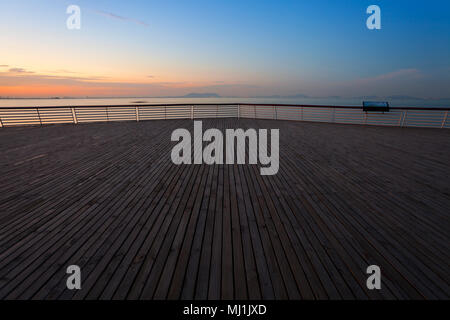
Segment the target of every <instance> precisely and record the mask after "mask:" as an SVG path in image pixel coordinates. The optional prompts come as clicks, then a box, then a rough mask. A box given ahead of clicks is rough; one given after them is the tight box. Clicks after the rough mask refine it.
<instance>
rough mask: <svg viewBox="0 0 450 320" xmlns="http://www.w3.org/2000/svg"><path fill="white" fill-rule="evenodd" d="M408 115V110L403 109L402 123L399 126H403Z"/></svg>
mask: <svg viewBox="0 0 450 320" xmlns="http://www.w3.org/2000/svg"><path fill="white" fill-rule="evenodd" d="M407 117H408V110H406V111H403V119H402V125H401V127H402V128H403V127H404V125H405V122H406V118H407Z"/></svg>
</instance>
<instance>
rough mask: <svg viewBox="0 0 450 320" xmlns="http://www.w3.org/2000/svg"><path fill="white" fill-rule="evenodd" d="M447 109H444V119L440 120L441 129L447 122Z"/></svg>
mask: <svg viewBox="0 0 450 320" xmlns="http://www.w3.org/2000/svg"><path fill="white" fill-rule="evenodd" d="M447 117H448V111H445V114H444V119H443V120H442V125H441V129H442V128H444V127H445V123H446V122H447Z"/></svg>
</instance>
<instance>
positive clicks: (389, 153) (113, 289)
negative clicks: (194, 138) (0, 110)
mask: <svg viewBox="0 0 450 320" xmlns="http://www.w3.org/2000/svg"><path fill="white" fill-rule="evenodd" d="M203 126H204V128H208V127H215V128H219V129H224V128H279V129H280V170H279V172H278V174H277V175H274V176H261V175H260V174H259V169H258V166H256V165H214V166H208V165H181V166H175V165H173V164H172V162H171V160H170V151H171V146H173V145H174V143H172V142H171V141H170V135H171V132H172V130H174V129H176V128H180V127H185V128H189V129H190V130H192V128H193V123H192V121H190V120H167V121H164V120H163V121H147V122H139V123H135V122H129V123H125V122H124V123H104V124H86V125H56V126H47V127H22V128H6V129H0V176H1V180H0V181H1V184H0V190H1V192H0V299H18V298H20V299H180V298H181V299H355V298H357V299H410V298H413V299H422V298H427V299H442V298H444V299H449V297H450V284H449V283H450V268H449V267H450V250H449V247H450V130H445V129H443V130H440V129H410V128H408V129H404V128H403V129H402V128H387V127H364V126H358V125H337V124H324V123H323V124H321V123H300V122H289V121H273V120H253V119H241V120H238V119H221V120H219V119H211V120H204V121H203ZM72 264H75V265H79V266H80V267H81V270H82V289H81V290H80V291H69V290H68V289H66V277H67V275H66V273H65V272H66V268H67V266H69V265H72ZM371 264H376V265H378V266H380V267H381V272H382V289H381V290H374V291H370V290H368V289H367V288H366V279H367V274H366V273H365V272H366V268H367V266H369V265H371Z"/></svg>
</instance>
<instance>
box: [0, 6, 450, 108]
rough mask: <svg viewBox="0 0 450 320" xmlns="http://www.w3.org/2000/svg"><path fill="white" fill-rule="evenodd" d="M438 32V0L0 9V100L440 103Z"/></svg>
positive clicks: (442, 55)
mask: <svg viewBox="0 0 450 320" xmlns="http://www.w3.org/2000/svg"><path fill="white" fill-rule="evenodd" d="M70 5H77V6H79V8H80V10H81V25H80V29H79V30H69V29H68V28H67V25H66V21H67V19H68V18H69V16H70V15H69V14H67V13H66V10H67V7H68V6H70ZM370 5H378V6H379V7H380V9H381V29H380V30H369V29H368V28H367V26H366V20H367V18H368V17H369V16H370V15H369V14H367V13H366V9H367V7H368V6H370ZM449 35H450V1H448V0H428V1H423V0H420V1H418V0H409V1H404V0H395V1H393V0H386V1H383V0H370V1H365V0H340V1H324V0H316V1H298V0H296V1H265V0H258V1H252V0H245V1H243V0H239V1H234V0H226V1H225V0H209V1H196V0H189V1H186V0H180V1H174V0H164V1H148V0H146V1H133V0H128V1H113V0H109V1H105V0H98V1H85V0H83V1H75V0H69V1H65V0H14V1H5V0H0V96H3V97H6V96H7V97H54V96H60V97H62V96H66V97H85V96H90V97H94V96H95V97H102V96H105V97H114V96H136V97H137V96H146V97H150V96H179V95H185V94H188V93H191V92H199V93H217V94H219V95H221V96H233V97H254V96H270V95H280V96H291V95H301V94H302V95H307V96H313V97H330V96H342V97H344V96H345V97H359V96H392V95H396V96H413V97H420V98H425V99H443V98H449V97H450V90H449V88H450V41H449V38H450V37H449Z"/></svg>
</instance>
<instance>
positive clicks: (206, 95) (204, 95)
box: [178, 92, 220, 98]
mask: <svg viewBox="0 0 450 320" xmlns="http://www.w3.org/2000/svg"><path fill="white" fill-rule="evenodd" d="M178 98H220V96H219V95H218V94H217V93H195V92H193V93H188V94H187V95H184V96H181V97H178Z"/></svg>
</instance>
